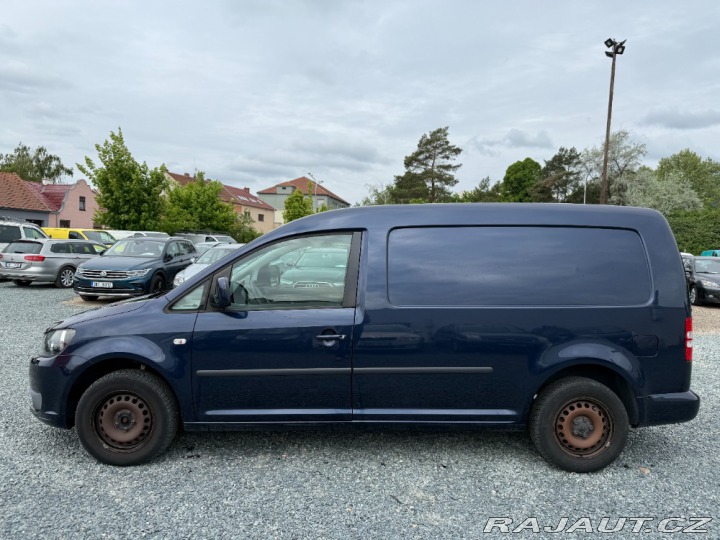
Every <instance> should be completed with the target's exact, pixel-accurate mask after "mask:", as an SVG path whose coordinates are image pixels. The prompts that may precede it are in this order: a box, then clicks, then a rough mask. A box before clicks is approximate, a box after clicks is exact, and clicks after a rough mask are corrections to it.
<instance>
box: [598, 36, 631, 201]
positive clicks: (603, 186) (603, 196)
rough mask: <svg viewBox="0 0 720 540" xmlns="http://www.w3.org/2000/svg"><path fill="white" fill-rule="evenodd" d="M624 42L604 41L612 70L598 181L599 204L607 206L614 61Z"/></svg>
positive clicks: (621, 51)
mask: <svg viewBox="0 0 720 540" xmlns="http://www.w3.org/2000/svg"><path fill="white" fill-rule="evenodd" d="M625 41H627V40H623V41H621V42H620V43H618V42H617V41H615V40H614V39H612V38H608V39H606V40H605V46H606V47H607V48H608V49H612V51H605V55H606V56H608V57H609V58H612V68H611V71H610V98H609V99H608V116H607V129H606V130H605V156H604V157H603V171H602V179H601V180H600V204H607V202H608V187H609V185H608V177H607V165H608V150H609V148H610V120H611V118H612V102H613V88H614V86H615V59H616V58H617V56H618V55H619V54H622V53H624V52H625Z"/></svg>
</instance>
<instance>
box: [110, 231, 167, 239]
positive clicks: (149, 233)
mask: <svg viewBox="0 0 720 540" xmlns="http://www.w3.org/2000/svg"><path fill="white" fill-rule="evenodd" d="M106 232H108V233H110V234H111V235H112V236H113V237H114V238H115V239H116V240H123V239H125V238H130V237H133V238H135V237H138V236H154V237H156V238H169V237H170V235H169V234H168V233H164V232H160V231H125V230H121V229H108V230H107V231H106Z"/></svg>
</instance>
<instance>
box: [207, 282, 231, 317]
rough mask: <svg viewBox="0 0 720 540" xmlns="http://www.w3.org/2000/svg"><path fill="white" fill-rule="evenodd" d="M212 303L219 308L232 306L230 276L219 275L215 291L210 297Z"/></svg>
mask: <svg viewBox="0 0 720 540" xmlns="http://www.w3.org/2000/svg"><path fill="white" fill-rule="evenodd" d="M210 304H211V305H212V307H214V308H217V309H225V308H226V307H230V285H229V283H228V278H226V277H219V278H218V280H217V286H216V287H215V293H214V294H213V295H212V296H211V297H210Z"/></svg>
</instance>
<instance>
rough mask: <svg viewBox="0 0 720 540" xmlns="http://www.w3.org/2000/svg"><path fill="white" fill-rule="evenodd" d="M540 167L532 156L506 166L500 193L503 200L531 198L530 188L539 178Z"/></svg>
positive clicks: (526, 199)
mask: <svg viewBox="0 0 720 540" xmlns="http://www.w3.org/2000/svg"><path fill="white" fill-rule="evenodd" d="M541 170H542V167H540V164H539V163H538V162H537V161H535V160H534V159H532V158H525V159H524V160H523V161H516V162H515V163H513V164H512V165H510V166H509V167H508V168H507V171H506V172H505V178H503V182H502V186H501V193H502V197H503V200H504V201H507V202H527V201H530V200H532V198H531V195H530V190H531V189H532V187H533V186H534V185H535V184H536V183H537V182H538V180H539V179H540V171H541Z"/></svg>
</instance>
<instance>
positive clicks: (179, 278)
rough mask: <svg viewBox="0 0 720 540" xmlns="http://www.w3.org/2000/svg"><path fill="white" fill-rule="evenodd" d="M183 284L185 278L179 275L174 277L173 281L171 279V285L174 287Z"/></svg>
mask: <svg viewBox="0 0 720 540" xmlns="http://www.w3.org/2000/svg"><path fill="white" fill-rule="evenodd" d="M183 283H185V278H184V277H182V276H181V275H177V276H175V279H173V285H175V286H176V287H177V286H178V285H182V284H183Z"/></svg>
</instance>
